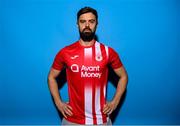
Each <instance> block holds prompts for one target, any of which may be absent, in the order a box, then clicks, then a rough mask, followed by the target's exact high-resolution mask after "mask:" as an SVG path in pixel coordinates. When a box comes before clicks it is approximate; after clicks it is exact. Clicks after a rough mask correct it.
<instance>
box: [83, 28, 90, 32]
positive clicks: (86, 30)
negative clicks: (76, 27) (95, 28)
mask: <svg viewBox="0 0 180 126" xmlns="http://www.w3.org/2000/svg"><path fill="white" fill-rule="evenodd" d="M83 32H92V31H91V29H90V28H85V29H84V30H83Z"/></svg>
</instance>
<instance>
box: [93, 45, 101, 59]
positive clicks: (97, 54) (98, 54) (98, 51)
mask: <svg viewBox="0 0 180 126" xmlns="http://www.w3.org/2000/svg"><path fill="white" fill-rule="evenodd" d="M95 58H96V60H97V61H101V60H102V53H101V47H100V43H99V42H96V43H95Z"/></svg>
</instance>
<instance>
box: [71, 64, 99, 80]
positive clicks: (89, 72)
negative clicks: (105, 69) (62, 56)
mask: <svg viewBox="0 0 180 126" xmlns="http://www.w3.org/2000/svg"><path fill="white" fill-rule="evenodd" d="M71 70H72V72H75V73H77V72H80V74H81V77H82V78H84V77H88V78H90V77H92V78H101V75H102V73H101V72H100V66H99V65H97V66H85V65H82V66H81V67H79V66H78V65H77V64H72V65H71Z"/></svg>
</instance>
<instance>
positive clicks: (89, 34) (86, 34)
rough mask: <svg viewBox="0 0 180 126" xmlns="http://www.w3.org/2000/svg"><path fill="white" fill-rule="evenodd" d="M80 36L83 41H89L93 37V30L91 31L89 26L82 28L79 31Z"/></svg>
mask: <svg viewBox="0 0 180 126" xmlns="http://www.w3.org/2000/svg"><path fill="white" fill-rule="evenodd" d="M79 34H80V37H81V39H82V40H83V41H85V42H90V41H91V40H93V39H94V37H95V31H94V32H93V31H92V30H91V29H90V28H89V27H86V28H84V29H83V31H82V32H81V31H79Z"/></svg>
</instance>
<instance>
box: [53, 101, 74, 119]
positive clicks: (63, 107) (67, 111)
mask: <svg viewBox="0 0 180 126" xmlns="http://www.w3.org/2000/svg"><path fill="white" fill-rule="evenodd" d="M56 106H57V108H58V109H59V111H60V112H61V113H62V115H63V116H64V117H65V118H67V116H72V115H73V113H72V107H71V106H70V105H68V104H67V103H64V102H61V103H59V104H56Z"/></svg>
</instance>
